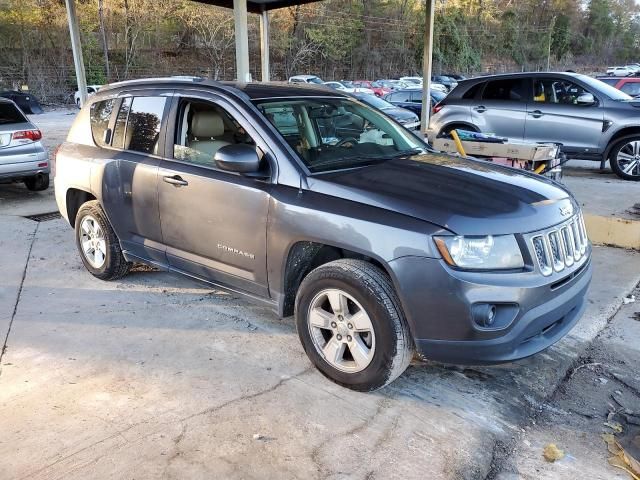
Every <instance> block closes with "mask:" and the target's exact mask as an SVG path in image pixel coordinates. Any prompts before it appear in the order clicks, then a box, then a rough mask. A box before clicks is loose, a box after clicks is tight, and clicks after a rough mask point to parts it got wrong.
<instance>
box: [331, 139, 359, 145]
mask: <svg viewBox="0 0 640 480" xmlns="http://www.w3.org/2000/svg"><path fill="white" fill-rule="evenodd" d="M347 143H358V139H357V138H355V137H347V138H343V139H342V140H340V141H339V142H338V143H336V144H335V145H334V147H342V146H344V145H345V144H347Z"/></svg>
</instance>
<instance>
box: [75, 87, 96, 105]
mask: <svg viewBox="0 0 640 480" xmlns="http://www.w3.org/2000/svg"><path fill="white" fill-rule="evenodd" d="M101 87H102V85H87V94H88V96H89V97H90V96H91V95H93V94H94V93H96V92H97V91H98V90H100V88H101ZM73 99H74V100H75V102H76V105H77V106H78V108H80V92H79V91H78V90H76V93H74V94H73Z"/></svg>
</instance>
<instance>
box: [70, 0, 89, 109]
mask: <svg viewBox="0 0 640 480" xmlns="http://www.w3.org/2000/svg"><path fill="white" fill-rule="evenodd" d="M65 3H66V5H67V19H68V20H69V33H70V34H71V50H72V51H73V63H74V65H75V67H76V80H77V82H78V92H79V93H80V106H81V107H82V106H83V105H84V104H85V102H86V101H87V77H86V74H85V71H84V60H83V59H82V47H81V45H80V30H78V17H77V16H76V4H75V0H65Z"/></svg>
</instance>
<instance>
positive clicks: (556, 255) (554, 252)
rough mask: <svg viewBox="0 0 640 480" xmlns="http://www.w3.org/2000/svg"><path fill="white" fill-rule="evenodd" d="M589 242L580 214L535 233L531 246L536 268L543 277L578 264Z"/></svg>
mask: <svg viewBox="0 0 640 480" xmlns="http://www.w3.org/2000/svg"><path fill="white" fill-rule="evenodd" d="M588 243H589V240H588V238H587V229H586V228H585V226H584V218H583V217H582V214H581V213H580V214H578V215H575V216H574V217H573V218H571V219H570V220H568V221H567V222H565V223H563V224H561V225H559V226H557V227H553V228H550V229H548V230H545V231H544V232H540V233H536V234H534V235H533V236H532V237H531V244H532V247H533V252H534V254H535V258H536V261H537V263H538V268H540V272H541V273H542V274H543V275H544V276H549V275H551V274H552V273H553V272H554V271H556V272H561V271H563V270H564V269H565V268H567V267H570V266H572V265H573V264H574V263H576V262H579V261H580V260H581V259H582V258H583V257H584V255H585V253H586V251H587V246H588Z"/></svg>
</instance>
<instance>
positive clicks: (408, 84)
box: [400, 77, 449, 93]
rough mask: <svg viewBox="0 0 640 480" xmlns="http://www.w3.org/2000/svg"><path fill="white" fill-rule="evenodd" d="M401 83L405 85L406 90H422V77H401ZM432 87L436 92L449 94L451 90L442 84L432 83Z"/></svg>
mask: <svg viewBox="0 0 640 480" xmlns="http://www.w3.org/2000/svg"><path fill="white" fill-rule="evenodd" d="M400 81H401V82H402V83H403V84H404V85H405V88H408V89H415V90H422V77H400ZM430 85H431V88H432V89H434V90H438V91H439V92H442V93H449V89H448V88H447V87H446V86H445V85H444V84H442V83H438V82H431V83H430Z"/></svg>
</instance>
